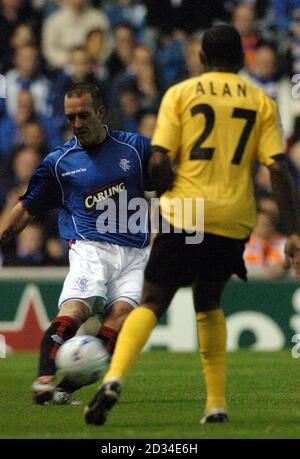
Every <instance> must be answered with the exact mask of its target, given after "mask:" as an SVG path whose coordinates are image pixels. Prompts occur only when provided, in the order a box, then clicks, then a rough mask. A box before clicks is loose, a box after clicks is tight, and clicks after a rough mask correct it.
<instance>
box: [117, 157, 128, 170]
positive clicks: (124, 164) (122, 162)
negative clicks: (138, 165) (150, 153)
mask: <svg viewBox="0 0 300 459" xmlns="http://www.w3.org/2000/svg"><path fill="white" fill-rule="evenodd" d="M119 166H120V168H121V169H122V170H123V171H124V172H127V171H129V169H130V168H131V165H130V161H129V160H128V159H125V158H123V159H120V162H119Z"/></svg>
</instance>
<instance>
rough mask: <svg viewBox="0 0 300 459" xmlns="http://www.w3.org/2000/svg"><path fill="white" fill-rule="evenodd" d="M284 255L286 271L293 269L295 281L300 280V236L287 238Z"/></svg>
mask: <svg viewBox="0 0 300 459" xmlns="http://www.w3.org/2000/svg"><path fill="white" fill-rule="evenodd" d="M284 253H285V262H284V267H285V269H288V268H290V267H292V268H293V269H294V277H295V279H300V235H298V234H292V235H291V236H289V237H288V238H287V241H286V243H285V248H284Z"/></svg>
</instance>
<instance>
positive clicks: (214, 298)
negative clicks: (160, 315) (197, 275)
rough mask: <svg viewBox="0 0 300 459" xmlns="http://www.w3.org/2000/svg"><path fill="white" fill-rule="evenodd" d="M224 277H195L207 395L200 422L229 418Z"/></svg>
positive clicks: (195, 299)
mask: <svg viewBox="0 0 300 459" xmlns="http://www.w3.org/2000/svg"><path fill="white" fill-rule="evenodd" d="M225 284H226V282H225V281H218V282H217V281H215V282H213V281H204V280H200V279H199V280H196V282H195V283H194V286H193V294H194V306H195V311H196V317H197V326H198V337H199V351H200V358H201V363H202V367H203V371H204V378H205V385H206V392H207V399H206V406H205V416H204V418H203V419H202V420H201V423H203V424H204V423H208V422H224V421H227V420H228V416H227V405H226V399H225V384H226V323H225V318H224V313H223V311H222V309H221V308H220V301H221V294H222V291H223V289H224V286H225Z"/></svg>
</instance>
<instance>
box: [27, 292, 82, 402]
mask: <svg viewBox="0 0 300 459" xmlns="http://www.w3.org/2000/svg"><path fill="white" fill-rule="evenodd" d="M89 315H90V310H89V308H88V306H87V305H86V304H85V303H83V302H82V301H79V300H70V301H67V302H65V303H64V304H63V305H62V307H61V309H60V311H59V314H58V315H57V316H56V318H55V319H54V320H53V321H52V323H51V325H50V326H49V328H48V329H47V330H46V331H45V333H44V336H43V339H42V342H41V347H40V360H39V368H38V375H37V379H36V380H35V381H34V383H33V387H32V391H33V400H34V401H35V402H36V403H38V404H44V403H47V402H49V401H50V400H51V399H52V394H53V391H54V389H55V383H54V380H55V373H56V365H55V357H56V354H57V351H58V350H59V348H60V346H61V345H62V344H63V343H64V342H65V341H67V340H68V339H70V338H72V337H73V336H74V335H75V334H76V332H77V330H78V328H79V327H80V325H81V324H82V323H83V322H85V321H86V320H87V319H88V317H89Z"/></svg>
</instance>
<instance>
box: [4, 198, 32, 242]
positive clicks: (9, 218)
mask: <svg viewBox="0 0 300 459" xmlns="http://www.w3.org/2000/svg"><path fill="white" fill-rule="evenodd" d="M32 219H33V217H32V216H31V215H30V214H29V212H28V211H27V210H26V208H25V207H24V206H23V205H22V203H21V202H18V204H16V205H15V207H13V209H12V210H11V212H10V213H9V214H7V215H6V216H5V217H4V218H3V221H2V222H1V226H0V247H3V246H4V245H5V244H7V243H8V242H9V241H11V240H12V239H14V238H15V237H16V236H17V235H18V234H19V233H21V231H23V229H24V228H25V227H26V226H27V225H28V223H29V222H30V221H31V220H32Z"/></svg>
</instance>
